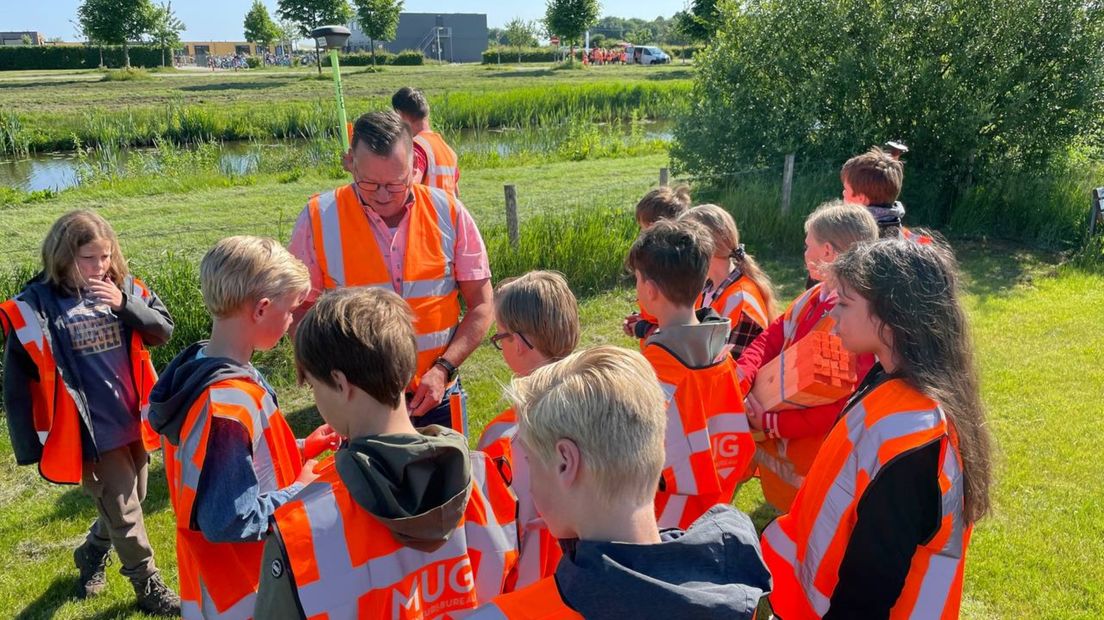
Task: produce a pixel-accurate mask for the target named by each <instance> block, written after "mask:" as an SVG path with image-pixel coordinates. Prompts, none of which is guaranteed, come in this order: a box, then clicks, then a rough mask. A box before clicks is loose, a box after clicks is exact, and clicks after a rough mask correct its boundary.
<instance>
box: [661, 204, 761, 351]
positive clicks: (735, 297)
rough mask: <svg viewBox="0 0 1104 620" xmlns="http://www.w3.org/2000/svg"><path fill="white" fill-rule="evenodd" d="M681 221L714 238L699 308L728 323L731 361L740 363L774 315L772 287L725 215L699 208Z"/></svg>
mask: <svg viewBox="0 0 1104 620" xmlns="http://www.w3.org/2000/svg"><path fill="white" fill-rule="evenodd" d="M681 219H685V220H690V221H694V222H697V223H699V224H701V225H702V226H705V228H706V229H707V230H709V233H710V234H711V235H712V237H713V257H712V258H711V259H709V275H708V279H707V280H706V281H705V289H704V290H703V291H702V294H701V297H700V298H699V299H698V307H699V308H712V309H713V310H715V311H716V312H717V314H719V315H721V316H723V317H727V318H728V320H729V321H731V323H732V331H731V332H730V333H729V336H728V343H729V344H730V345H732V357H734V358H737V359H739V357H740V354H741V353H743V352H744V349H745V348H747V346H748V345H749V344H751V343H752V342H753V341H754V340H755V338H756V337H757V336H758V335H759V334H760V333H762V331H763V330H764V329H766V328H767V325H770V322H771V321H773V320H774V317H775V315H776V314H777V310H776V309H775V301H774V287H773V286H771V281H770V278H769V277H768V276H767V274H766V273H764V272H763V269H762V268H760V267H759V263H758V262H756V261H755V258H754V257H752V255H751V254H748V253H747V251H746V250H744V244H742V243H740V231H739V230H737V229H736V221H735V220H733V219H732V216H731V215H729V213H728V211H725V210H724V209H722V208H721V207H719V206H717V205H713V204H704V205H698V206H696V207H694V208H692V209H690V210H689V211H687V212H685V213H683V214H682V218H681Z"/></svg>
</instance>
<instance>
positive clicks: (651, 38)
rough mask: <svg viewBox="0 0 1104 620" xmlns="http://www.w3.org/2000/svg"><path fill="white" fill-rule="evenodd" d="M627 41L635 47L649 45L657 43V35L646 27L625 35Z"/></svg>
mask: <svg viewBox="0 0 1104 620" xmlns="http://www.w3.org/2000/svg"><path fill="white" fill-rule="evenodd" d="M625 40H626V41H628V42H629V43H632V44H633V45H648V44H649V43H655V42H656V37H655V33H653V32H652V29H651V28H648V27H646V26H645V27H644V28H641V29H639V30H633V31H632V32H630V33H628V34H626V35H625Z"/></svg>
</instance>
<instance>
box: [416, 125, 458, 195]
mask: <svg viewBox="0 0 1104 620" xmlns="http://www.w3.org/2000/svg"><path fill="white" fill-rule="evenodd" d="M414 143H415V144H417V145H418V146H420V147H422V149H423V150H424V151H425V154H426V171H425V176H424V177H423V178H422V185H428V186H429V187H438V188H441V189H443V190H445V191H446V192H448V193H450V194H452V195H453V196H455V195H456V170H457V159H456V151H454V150H452V147H450V146H449V145H448V144H446V143H445V139H444V138H442V137H441V134H439V133H437V132H434V131H428V130H426V131H423V132H421V133H420V134H418V135H416V136H414Z"/></svg>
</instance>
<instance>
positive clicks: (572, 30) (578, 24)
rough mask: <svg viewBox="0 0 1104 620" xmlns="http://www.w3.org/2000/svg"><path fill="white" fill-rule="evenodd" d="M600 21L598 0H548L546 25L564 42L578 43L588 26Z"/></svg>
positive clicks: (545, 15) (545, 17)
mask: <svg viewBox="0 0 1104 620" xmlns="http://www.w3.org/2000/svg"><path fill="white" fill-rule="evenodd" d="M596 21H598V0H547V6H546V8H545V13H544V26H545V28H547V29H548V32H549V33H550V34H555V35H559V36H560V39H561V41H562V43H564V44H568V43H570V44H571V45H572V46H574V45H576V44H578V43H579V42H580V41H581V40H582V37H583V33H584V32H585V31H586V29H587V28H589V27H590V26H592V25H594V22H596Z"/></svg>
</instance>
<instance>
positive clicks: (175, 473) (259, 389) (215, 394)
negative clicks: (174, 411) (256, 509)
mask: <svg viewBox="0 0 1104 620" xmlns="http://www.w3.org/2000/svg"><path fill="white" fill-rule="evenodd" d="M213 418H221V419H224V420H233V421H235V422H237V423H239V424H241V425H242V427H243V428H245V430H246V432H247V433H248V434H249V441H250V445H251V448H252V453H253V470H254V471H255V472H256V474H257V481H258V484H259V489H258V490H259V492H260V493H270V492H272V491H276V490H279V489H282V488H284V487H287V486H288V485H290V484H292V483H293V482H295V479H296V478H297V477H298V476H299V472H300V471H301V470H302V468H303V457H302V455H301V453H300V452H299V447H298V446H297V445H296V443H295V435H293V434H292V432H291V428H290V427H289V426H288V424H287V421H286V420H285V419H284V416H283V414H282V413H280V409H279V408H278V407H277V406H276V401H275V400H274V399H273V398H272V394H270V393H269V391H268V390H267V389H265V388H264V387H263V386H261V385H258V384H257V383H256V382H254V381H252V380H250V379H246V378H233V379H226V380H223V381H219V382H218V383H214V384H212V385H211V386H209V387H208V388H207V390H206V392H205V393H204V395H203V396H202V397H201V398H198V399H196V401H195V402H194V403H192V405H191V408H190V409H189V410H188V413H187V416H186V417H185V419H184V424H183V426H182V427H181V429H180V445H179V446H174V445H172V444H171V443H169V441H168V440H165V441H164V448H165V476H166V477H167V478H168V482H169V499H170V500H171V501H172V506H173V511H174V512H175V513H176V558H177V565H178V569H179V571H180V599H181V609H182V613H183V616H184V617H185V618H208V619H210V618H248V617H251V616H252V615H253V606H254V604H255V602H256V600H255V599H256V594H257V584H258V582H259V581H260V574H261V573H260V571H261V557H262V553H263V550H264V543H263V542H261V541H256V542H235V543H213V542H210V541H208V540H207V538H206V537H205V536H204V535H203V532H201V531H200V530H199V526H198V524H197V523H196V515H195V501H196V491H197V490H198V488H199V479H200V475H201V473H202V472H203V465H204V461H205V460H206V458H207V440H208V437H209V435H210V432H211V420H212V419H213Z"/></svg>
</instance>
